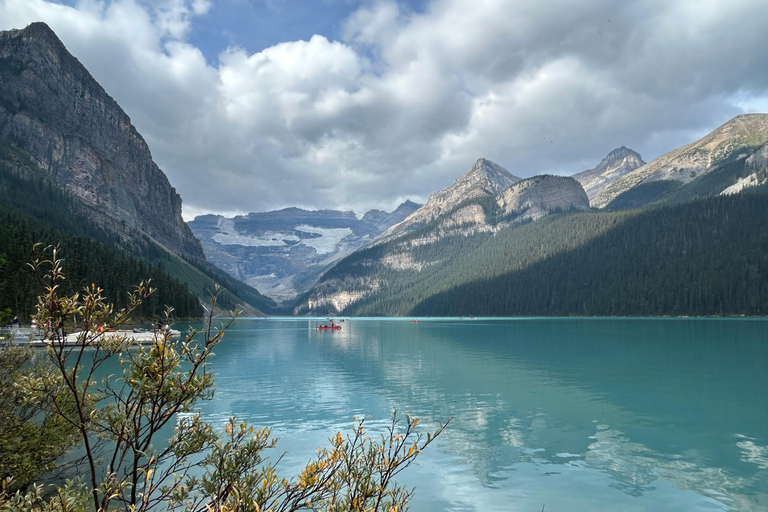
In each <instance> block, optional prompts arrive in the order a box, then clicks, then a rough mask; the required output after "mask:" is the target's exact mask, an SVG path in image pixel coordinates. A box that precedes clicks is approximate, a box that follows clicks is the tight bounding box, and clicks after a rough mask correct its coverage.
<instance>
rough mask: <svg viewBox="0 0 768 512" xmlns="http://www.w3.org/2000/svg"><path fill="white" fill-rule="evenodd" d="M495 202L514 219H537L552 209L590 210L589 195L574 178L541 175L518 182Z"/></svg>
mask: <svg viewBox="0 0 768 512" xmlns="http://www.w3.org/2000/svg"><path fill="white" fill-rule="evenodd" d="M496 202H497V203H498V205H499V206H500V207H501V208H502V209H503V210H504V212H505V213H506V214H507V215H510V214H515V217H514V220H515V221H516V222H520V221H523V220H536V219H540V218H541V217H544V216H545V215H548V214H550V213H552V212H555V211H566V210H579V211H585V210H589V198H588V197H587V194H586V192H585V191H584V189H583V188H582V186H581V184H579V182H578V181H577V180H575V179H574V178H569V177H565V176H551V175H542V176H534V177H532V178H528V179H526V180H522V181H519V182H517V183H515V184H514V185H512V186H511V187H509V188H508V189H507V190H505V191H504V192H502V193H500V194H499V195H498V197H497V200H496Z"/></svg>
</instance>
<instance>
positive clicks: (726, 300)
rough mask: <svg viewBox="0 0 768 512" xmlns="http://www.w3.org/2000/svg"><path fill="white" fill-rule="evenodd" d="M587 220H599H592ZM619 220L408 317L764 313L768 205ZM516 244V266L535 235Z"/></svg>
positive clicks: (746, 202)
mask: <svg viewBox="0 0 768 512" xmlns="http://www.w3.org/2000/svg"><path fill="white" fill-rule="evenodd" d="M620 215H622V214H594V213H589V214H581V215H573V216H567V217H563V218H561V219H557V220H556V221H553V222H552V225H551V226H550V229H551V230H552V231H551V233H552V235H554V236H557V235H558V234H559V235H561V236H562V235H565V234H566V233H567V232H568V231H570V229H571V228H575V227H576V225H577V224H587V225H588V224H589V222H590V220H598V219H597V218H598V217H603V216H605V217H610V216H620ZM590 216H591V217H593V218H594V219H588V218H587V217H590ZM579 217H583V218H582V219H580V218H579ZM623 217H624V218H623V219H621V222H620V223H619V224H617V225H616V226H615V227H613V228H611V229H608V230H606V231H604V232H603V234H601V235H599V236H596V237H594V238H592V239H591V240H589V241H586V242H585V243H579V244H574V245H573V246H572V247H571V248H569V249H567V250H564V251H561V252H559V253H557V254H554V255H552V256H550V257H547V258H543V259H540V260H539V261H536V262H531V263H530V264H528V265H511V266H510V267H511V268H510V270H509V271H507V272H505V273H503V274H501V275H495V276H493V277H485V278H479V279H478V278H475V279H472V280H471V281H468V282H466V283H465V284H462V285H458V286H455V287H453V288H451V289H450V290H447V291H443V292H440V293H438V294H435V295H433V296H430V297H428V298H425V299H423V300H422V301H421V302H420V303H419V304H418V305H416V306H415V307H414V308H412V309H411V311H410V313H411V314H415V315H439V316H442V315H448V316H452V315H470V314H477V315H494V316H568V315H592V316H664V315H699V316H701V315H740V314H745V315H765V314H767V313H768V231H766V230H765V225H766V224H765V223H766V222H768V196H765V195H757V194H745V195H737V196H727V197H714V198H708V199H704V200H699V201H696V202H693V203H688V204H683V205H678V206H675V207H670V208H659V209H653V210H649V211H643V212H639V213H636V214H625V215H623ZM604 220H608V219H604ZM530 227H531V228H533V227H534V226H530ZM520 231H521V232H522V231H525V229H521V230H520ZM519 234H523V235H524V236H522V237H516V238H517V239H518V247H517V248H516V249H512V250H511V251H510V252H511V254H510V256H512V257H515V256H517V255H518V254H520V253H525V252H526V251H528V250H530V249H531V243H530V242H531V240H530V238H529V237H530V235H531V234H532V233H529V234H528V237H525V234H524V233H519ZM509 235H511V233H509V234H508V236H509ZM525 238H529V239H528V240H525Z"/></svg>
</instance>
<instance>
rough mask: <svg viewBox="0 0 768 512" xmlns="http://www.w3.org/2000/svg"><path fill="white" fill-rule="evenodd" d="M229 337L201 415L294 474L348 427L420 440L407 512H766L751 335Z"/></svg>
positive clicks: (451, 331)
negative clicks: (423, 444)
mask: <svg viewBox="0 0 768 512" xmlns="http://www.w3.org/2000/svg"><path fill="white" fill-rule="evenodd" d="M318 324H319V321H318V320H307V319H295V318H290V319H274V318H271V319H266V320H265V319H241V320H238V321H236V322H235V324H234V325H233V326H232V328H231V329H230V330H229V331H228V332H227V334H226V336H225V338H224V341H223V342H222V344H221V345H220V346H219V347H217V349H216V356H215V357H214V358H213V359H212V361H211V363H210V368H211V369H212V370H213V371H214V372H215V373H216V385H217V390H216V396H215V399H214V400H213V401H211V402H206V403H204V404H202V405H201V411H202V413H203V415H204V416H205V417H206V418H207V419H209V420H213V421H214V422H216V423H217V424H223V422H224V421H225V420H226V419H227V418H228V417H229V416H236V417H238V418H240V419H243V420H247V421H248V422H250V423H252V424H254V425H257V426H270V427H272V428H273V433H274V434H275V435H276V436H278V437H280V442H279V444H278V446H277V448H276V449H275V450H274V451H273V458H277V457H279V456H280V455H281V454H283V453H284V454H285V455H284V456H283V459H282V461H281V462H280V464H279V466H278V467H279V468H281V469H282V474H283V476H286V477H288V476H291V475H293V474H295V473H296V472H297V471H298V470H299V468H301V467H302V466H303V464H304V463H306V462H307V461H308V460H309V459H310V458H312V457H313V456H314V454H315V451H316V449H317V447H319V446H322V445H327V439H328V438H329V437H330V436H331V435H333V434H334V433H335V432H337V431H347V430H349V429H350V427H351V426H352V424H353V417H355V416H358V417H362V416H369V417H370V418H369V419H368V420H367V421H368V423H367V424H368V428H369V430H370V431H371V432H376V431H380V430H381V429H383V426H384V425H385V424H386V423H387V421H388V420H389V419H390V417H391V414H392V411H393V410H394V409H398V410H400V411H403V412H406V413H408V414H410V415H412V416H416V417H418V418H420V420H421V421H420V425H423V426H424V427H425V428H426V429H429V428H431V429H434V428H435V427H436V426H437V422H445V421H447V420H448V419H449V418H453V420H452V421H451V424H450V426H449V427H448V428H447V430H446V431H445V432H444V434H443V435H442V436H441V437H440V438H439V439H438V441H437V442H436V443H435V444H433V445H431V446H430V447H429V448H428V449H427V450H426V451H425V452H424V454H423V455H422V456H421V457H420V458H419V466H414V467H411V468H409V469H408V470H406V471H405V472H404V473H403V476H402V477H401V478H400V482H402V483H404V484H407V485H408V486H415V487H416V494H415V497H414V499H413V501H412V502H411V510H413V511H448V510H450V511H474V510H477V511H480V510H482V511H492V510H504V511H506V510H510V511H512V510H514V511H518V510H519V511H529V512H538V511H541V510H542V508H544V510H545V511H547V512H557V511H568V512H574V511H654V512H660V511H717V510H738V511H766V510H768V321H766V320H751V319H506V320H501V319H476V320H459V319H455V320H450V319H439V320H437V319H421V321H420V322H418V323H413V322H410V321H409V319H408V320H403V319H398V320H395V319H352V320H350V321H348V322H346V323H343V324H342V325H343V328H342V330H341V331H333V332H331V331H318V330H316V329H315V326H316V325H318Z"/></svg>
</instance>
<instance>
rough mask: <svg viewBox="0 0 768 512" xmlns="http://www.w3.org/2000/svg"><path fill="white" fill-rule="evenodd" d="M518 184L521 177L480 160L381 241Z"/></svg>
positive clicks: (488, 161)
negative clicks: (461, 205)
mask: <svg viewBox="0 0 768 512" xmlns="http://www.w3.org/2000/svg"><path fill="white" fill-rule="evenodd" d="M518 181H520V178H518V177H517V176H513V175H512V174H511V173H510V172H509V171H508V170H506V169H505V168H503V167H502V166H500V165H499V164H497V163H496V162H492V161H490V160H488V159H486V158H479V159H478V160H477V161H476V162H475V163H474V164H473V165H472V168H471V169H470V170H469V171H468V172H466V173H464V174H462V175H461V176H459V177H458V178H456V181H454V182H453V184H452V185H450V186H449V187H447V188H444V189H443V190H439V191H437V192H435V193H433V194H431V195H430V196H429V199H428V200H427V202H426V203H425V204H424V205H423V206H422V207H421V208H419V209H418V210H416V211H415V212H413V213H412V214H411V215H410V216H408V217H407V218H406V219H405V220H404V221H402V222H401V223H399V224H396V225H394V226H392V227H391V228H389V229H388V230H387V231H386V232H385V233H384V234H383V235H382V237H381V240H384V239H387V238H389V237H391V236H394V235H397V234H400V233H403V232H407V231H411V230H413V229H416V228H418V227H419V226H423V225H424V224H426V223H428V222H430V221H432V220H434V219H436V218H437V217H439V216H440V215H442V214H443V213H445V212H448V211H450V210H452V209H453V208H455V207H456V206H458V205H459V204H460V203H462V202H464V201H467V200H469V199H474V198H476V197H480V196H486V195H496V194H498V193H499V192H501V191H503V190H505V189H507V188H508V187H509V186H510V185H512V184H513V183H517V182H518Z"/></svg>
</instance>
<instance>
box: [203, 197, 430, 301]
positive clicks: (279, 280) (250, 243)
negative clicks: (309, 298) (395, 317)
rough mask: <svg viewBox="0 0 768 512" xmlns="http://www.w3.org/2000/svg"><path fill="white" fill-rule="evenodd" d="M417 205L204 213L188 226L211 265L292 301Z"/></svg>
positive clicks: (274, 295)
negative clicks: (352, 209)
mask: <svg viewBox="0 0 768 512" xmlns="http://www.w3.org/2000/svg"><path fill="white" fill-rule="evenodd" d="M419 206H420V205H418V204H416V203H412V202H410V201H407V202H405V203H403V204H401V205H400V206H399V207H398V208H397V209H396V210H395V211H394V212H391V213H386V212H382V211H380V210H371V211H369V212H367V213H366V214H365V215H364V216H363V217H362V218H361V219H358V218H357V217H356V216H355V214H354V213H353V212H341V211H332V210H321V211H307V210H302V209H299V208H286V209H284V210H279V211H274V212H264V213H251V214H248V215H246V216H238V217H234V218H225V217H222V216H218V215H204V216H200V217H197V218H196V219H195V220H193V221H192V222H190V223H189V225H190V227H191V228H192V230H193V232H194V233H195V235H197V236H198V237H199V238H200V240H201V241H202V244H203V250H204V251H205V254H206V256H207V258H208V260H209V261H210V262H212V263H213V264H214V265H216V266H217V267H219V268H221V269H223V270H225V271H226V272H228V273H229V274H230V275H232V276H235V277H236V278H238V279H241V280H243V281H245V282H247V283H249V284H250V285H252V286H254V287H255V288H257V289H259V290H261V291H262V292H263V293H264V294H266V295H267V296H269V297H272V298H273V299H276V300H290V299H293V298H295V297H296V295H298V294H300V293H303V292H305V291H307V290H308V289H309V288H311V287H312V286H314V284H315V283H316V282H317V280H318V279H319V278H320V275H321V274H322V272H324V271H325V270H327V269H328V268H329V267H330V266H331V265H332V264H333V263H335V262H336V261H338V260H340V259H341V258H343V257H344V256H347V255H348V254H350V253H352V252H353V251H355V250H357V249H359V248H360V247H362V246H364V245H366V244H368V243H370V242H371V241H372V240H373V239H374V238H375V237H376V236H378V235H379V234H381V232H382V231H384V230H385V229H387V228H389V227H390V226H392V225H394V224H397V223H398V222H400V221H402V220H403V219H405V218H406V217H407V216H408V215H410V214H411V213H413V212H414V211H415V210H416V209H417V208H418V207H419Z"/></svg>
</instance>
